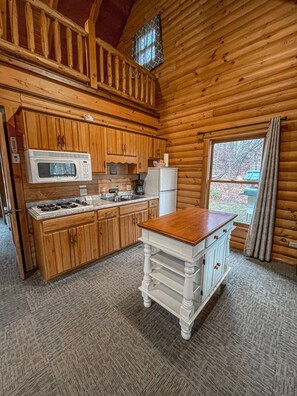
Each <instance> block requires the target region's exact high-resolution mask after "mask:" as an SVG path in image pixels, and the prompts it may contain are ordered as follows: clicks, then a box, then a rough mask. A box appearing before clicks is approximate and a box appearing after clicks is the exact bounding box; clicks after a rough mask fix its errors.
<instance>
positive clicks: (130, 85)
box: [129, 65, 133, 96]
mask: <svg viewBox="0 0 297 396" xmlns="http://www.w3.org/2000/svg"><path fill="white" fill-rule="evenodd" d="M132 94H133V90H132V66H131V65H129V95H130V96H132Z"/></svg>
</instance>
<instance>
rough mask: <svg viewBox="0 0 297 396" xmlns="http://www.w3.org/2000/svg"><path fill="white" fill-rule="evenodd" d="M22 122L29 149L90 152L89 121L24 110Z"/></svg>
mask: <svg viewBox="0 0 297 396" xmlns="http://www.w3.org/2000/svg"><path fill="white" fill-rule="evenodd" d="M21 124H22V129H23V131H24V133H25V136H26V146H27V148H29V149H36V150H53V151H60V150H61V151H74V152H82V153H84V152H85V153H88V152H90V135H89V125H88V124H87V123H84V122H80V121H75V120H70V119H67V118H62V117H55V116H52V115H47V114H43V113H38V112H34V111H29V110H23V111H22V113H21Z"/></svg>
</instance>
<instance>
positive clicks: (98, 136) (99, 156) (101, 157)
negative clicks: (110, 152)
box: [89, 124, 106, 173]
mask: <svg viewBox="0 0 297 396" xmlns="http://www.w3.org/2000/svg"><path fill="white" fill-rule="evenodd" d="M89 128H90V154H91V160H92V172H93V173H106V128H105V127H102V126H99V125H93V124H91V125H89Z"/></svg>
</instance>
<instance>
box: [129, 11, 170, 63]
mask: <svg viewBox="0 0 297 396" xmlns="http://www.w3.org/2000/svg"><path fill="white" fill-rule="evenodd" d="M132 58H133V59H134V60H135V62H137V63H138V64H139V65H140V66H143V67H145V68H146V69H148V70H152V69H154V68H155V67H157V66H158V65H160V64H161V63H163V49H162V41H161V29H160V16H159V15H156V16H155V17H154V18H153V19H151V20H150V21H149V22H148V23H147V24H146V25H144V26H143V27H142V28H141V29H140V30H139V31H138V32H137V33H136V34H135V36H134V37H133V43H132Z"/></svg>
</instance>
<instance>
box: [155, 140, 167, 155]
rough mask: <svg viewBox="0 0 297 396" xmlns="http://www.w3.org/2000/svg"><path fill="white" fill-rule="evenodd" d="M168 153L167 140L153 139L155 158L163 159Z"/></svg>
mask: <svg viewBox="0 0 297 396" xmlns="http://www.w3.org/2000/svg"><path fill="white" fill-rule="evenodd" d="M165 151H166V140H163V139H157V138H153V153H152V155H153V158H163V157H164V153H165Z"/></svg>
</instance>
